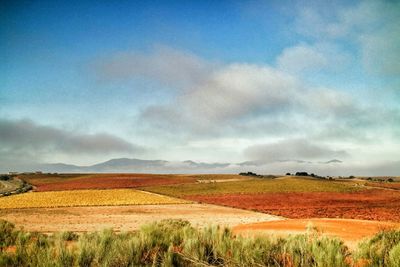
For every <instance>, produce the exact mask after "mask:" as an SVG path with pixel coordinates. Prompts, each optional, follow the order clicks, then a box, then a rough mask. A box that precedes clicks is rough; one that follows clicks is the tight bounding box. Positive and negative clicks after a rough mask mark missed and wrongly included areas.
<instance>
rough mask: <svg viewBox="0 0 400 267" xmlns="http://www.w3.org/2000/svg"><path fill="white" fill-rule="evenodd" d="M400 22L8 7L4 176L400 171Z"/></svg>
mask: <svg viewBox="0 0 400 267" xmlns="http://www.w3.org/2000/svg"><path fill="white" fill-rule="evenodd" d="M399 19H400V1H329V3H328V2H327V1H323V2H321V1H315V2H314V1H206V0H205V1H2V3H1V4H0V171H8V170H21V169H24V168H25V169H26V168H28V167H27V166H32V164H39V163H59V162H62V163H68V164H76V165H91V164H95V163H98V162H102V161H106V160H108V159H111V158H121V157H127V158H139V159H163V160H168V161H176V162H177V161H184V160H193V161H197V162H205V163H215V162H229V163H232V165H230V167H227V168H225V169H224V168H219V169H213V172H235V171H237V170H244V169H246V170H247V169H248V170H256V171H259V172H263V173H282V172H286V171H287V170H291V171H294V170H308V171H313V172H317V173H321V174H332V175H333V174H337V175H349V174H359V175H379V174H380V175H400V24H399V23H398V21H399ZM333 159H335V160H336V161H333V162H331V161H332V160H333Z"/></svg>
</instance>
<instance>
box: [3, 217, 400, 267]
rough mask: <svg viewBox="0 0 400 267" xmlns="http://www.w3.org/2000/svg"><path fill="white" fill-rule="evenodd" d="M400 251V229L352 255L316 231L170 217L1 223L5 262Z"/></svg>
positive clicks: (204, 261)
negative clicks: (80, 230) (136, 226)
mask: <svg viewBox="0 0 400 267" xmlns="http://www.w3.org/2000/svg"><path fill="white" fill-rule="evenodd" d="M10 248H13V249H10ZM399 253H400V231H389V232H382V233H380V234H378V235H377V236H375V237H374V238H372V239H371V240H369V241H367V242H365V243H363V244H362V246H360V248H359V250H357V251H356V252H355V253H354V255H351V254H350V251H349V250H348V248H347V247H346V246H345V245H344V244H343V242H342V241H340V240H338V239H335V238H329V237H326V236H320V235H319V234H318V233H317V232H315V231H311V232H308V233H307V234H302V235H293V236H288V237H286V238H282V237H274V236H263V237H256V238H244V237H241V236H235V235H234V234H233V233H232V232H231V231H230V229H228V228H220V227H218V226H210V227H207V228H204V229H197V228H194V227H192V226H191V225H190V224H189V223H188V222H187V221H182V220H165V221H161V222H157V223H152V224H148V225H144V226H143V227H142V228H141V229H140V230H139V231H137V232H129V233H119V234H117V233H115V232H113V231H111V230H105V231H102V232H94V233H85V234H82V235H80V236H78V235H76V234H74V233H71V232H64V233H61V234H54V235H49V236H47V235H43V234H38V233H29V232H25V231H22V230H16V229H15V227H14V225H12V224H11V223H8V222H6V221H0V266H71V267H72V266H352V264H354V263H358V262H361V261H363V262H366V263H368V264H367V265H366V266H399V259H400V257H399V256H400V254H399Z"/></svg>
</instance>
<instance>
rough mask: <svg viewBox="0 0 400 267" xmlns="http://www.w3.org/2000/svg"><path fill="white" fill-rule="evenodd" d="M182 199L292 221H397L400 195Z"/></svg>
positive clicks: (375, 191)
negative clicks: (297, 219) (323, 219)
mask: <svg viewBox="0 0 400 267" xmlns="http://www.w3.org/2000/svg"><path fill="white" fill-rule="evenodd" d="M185 198H186V199H189V200H194V201H198V202H203V203H210V204H217V205H224V206H229V207H235V208H241V209H248V210H256V211H261V212H265V213H268V214H273V215H278V216H283V217H287V218H294V219H295V218H346V219H362V220H377V221H394V222H400V192H397V191H394V190H380V189H372V190H362V191H358V192H352V193H334V192H328V193H327V192H317V193H315V192H308V193H268V194H225V195H197V196H187V197H185Z"/></svg>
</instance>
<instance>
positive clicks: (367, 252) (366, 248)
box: [357, 230, 400, 266]
mask: <svg viewBox="0 0 400 267" xmlns="http://www.w3.org/2000/svg"><path fill="white" fill-rule="evenodd" d="M399 244H400V231H398V230H397V231H396V230H391V231H382V232H380V233H378V234H377V235H375V236H374V237H373V238H371V239H370V240H368V241H365V242H363V243H362V244H360V247H359V250H358V253H357V257H358V258H362V259H366V260H368V261H370V262H371V266H388V264H389V254H390V253H391V252H392V250H393V251H394V252H392V256H393V255H397V254H398V253H399V252H398V250H399V249H398V248H397V246H398V245H399Z"/></svg>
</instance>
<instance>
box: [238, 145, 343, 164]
mask: <svg viewBox="0 0 400 267" xmlns="http://www.w3.org/2000/svg"><path fill="white" fill-rule="evenodd" d="M244 153H245V154H246V156H247V157H248V158H250V159H252V160H255V161H257V162H264V163H265V162H274V161H304V160H316V159H317V160H321V159H324V160H331V159H334V158H339V159H343V158H346V157H348V153H347V152H346V151H344V150H335V149H332V148H330V147H328V146H326V145H325V146H324V145H317V144H314V143H312V142H310V141H307V140H304V139H295V140H283V141H279V142H276V143H269V144H259V145H253V146H250V147H248V148H247V149H246V150H245V151H244Z"/></svg>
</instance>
